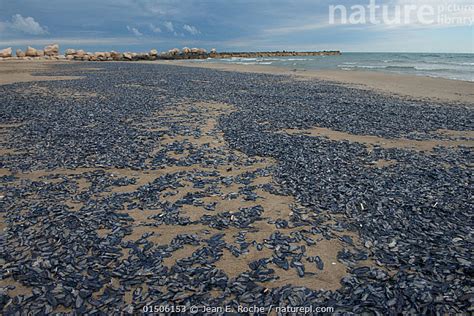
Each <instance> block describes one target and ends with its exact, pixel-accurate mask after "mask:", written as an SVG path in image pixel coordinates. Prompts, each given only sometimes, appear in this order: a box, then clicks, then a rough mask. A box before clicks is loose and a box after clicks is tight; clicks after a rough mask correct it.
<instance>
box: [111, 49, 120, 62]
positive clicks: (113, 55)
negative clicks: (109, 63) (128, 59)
mask: <svg viewBox="0 0 474 316" xmlns="http://www.w3.org/2000/svg"><path fill="white" fill-rule="evenodd" d="M110 57H112V59H113V60H121V59H122V53H118V52H115V51H111V52H110Z"/></svg>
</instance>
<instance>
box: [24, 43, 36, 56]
mask: <svg viewBox="0 0 474 316" xmlns="http://www.w3.org/2000/svg"><path fill="white" fill-rule="evenodd" d="M25 55H26V56H27V57H37V56H38V50H37V49H36V48H33V47H31V46H28V48H27V49H26V52H25Z"/></svg>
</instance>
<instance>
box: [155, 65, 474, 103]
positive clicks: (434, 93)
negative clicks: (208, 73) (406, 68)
mask: <svg viewBox="0 0 474 316" xmlns="http://www.w3.org/2000/svg"><path fill="white" fill-rule="evenodd" d="M153 63H165V64H173V65H179V66H185V67H202V68H210V69H218V70H223V71H238V72H254V73H268V74H278V75H292V76H297V77H299V78H302V79H319V80H325V81H332V82H335V83H340V84H344V85H350V86H352V87H354V88H361V89H372V90H376V91H379V92H381V93H385V94H391V95H393V94H396V95H400V96H403V97H410V98H414V99H431V100H434V101H440V102H443V101H448V102H459V103H463V104H466V103H467V104H466V105H470V106H474V82H471V81H461V80H450V79H444V78H431V77H421V76H414V75H401V74H400V75H399V74H390V73H382V72H375V71H357V70H353V71H344V70H305V71H303V70H292V69H289V68H283V67H275V66H260V65H239V64H228V63H226V64H225V63H190V62H187V61H155V62H153Z"/></svg>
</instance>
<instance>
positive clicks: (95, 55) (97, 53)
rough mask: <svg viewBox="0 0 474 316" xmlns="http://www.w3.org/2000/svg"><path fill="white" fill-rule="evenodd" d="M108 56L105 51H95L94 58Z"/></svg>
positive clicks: (102, 58)
mask: <svg viewBox="0 0 474 316" xmlns="http://www.w3.org/2000/svg"><path fill="white" fill-rule="evenodd" d="M106 59H107V56H106V53H105V52H95V53H94V60H106Z"/></svg>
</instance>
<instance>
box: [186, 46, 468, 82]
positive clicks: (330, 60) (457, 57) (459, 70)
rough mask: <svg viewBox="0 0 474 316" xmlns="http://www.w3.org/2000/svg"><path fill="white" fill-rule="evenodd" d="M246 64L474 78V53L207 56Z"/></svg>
mask: <svg viewBox="0 0 474 316" xmlns="http://www.w3.org/2000/svg"><path fill="white" fill-rule="evenodd" d="M193 62H209V63H214V62H219V63H231V64H244V65H271V66H278V67H287V68H291V69H298V70H304V69H307V70H318V69H322V70H335V69H339V70H344V71H354V70H365V71H382V72H389V73H397V74H410V75H417V76H428V77H441V78H447V79H454V80H465V81H474V54H438V53H343V54H342V55H340V56H304V57H303V56H302V57H268V58H230V59H207V60H198V61H193Z"/></svg>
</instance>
